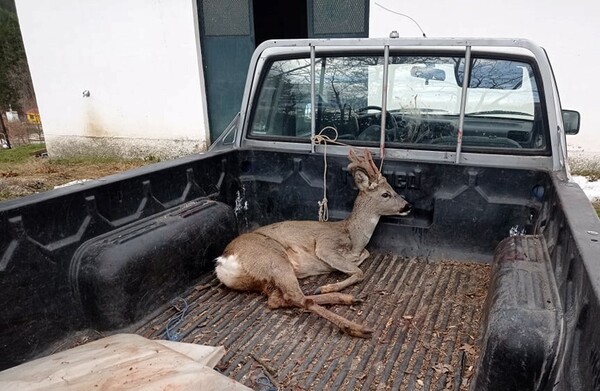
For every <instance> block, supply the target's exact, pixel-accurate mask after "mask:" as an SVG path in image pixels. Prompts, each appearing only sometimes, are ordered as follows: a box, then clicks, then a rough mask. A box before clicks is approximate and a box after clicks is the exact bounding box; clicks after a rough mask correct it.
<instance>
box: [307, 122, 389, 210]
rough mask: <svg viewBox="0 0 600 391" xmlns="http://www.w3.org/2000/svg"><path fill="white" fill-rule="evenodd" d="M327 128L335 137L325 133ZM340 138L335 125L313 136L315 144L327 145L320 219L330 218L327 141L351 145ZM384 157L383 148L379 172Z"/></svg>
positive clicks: (324, 156) (324, 153) (324, 157)
mask: <svg viewBox="0 0 600 391" xmlns="http://www.w3.org/2000/svg"><path fill="white" fill-rule="evenodd" d="M327 129H331V130H333V132H334V133H335V137H334V138H333V139H332V138H331V137H329V136H327V135H325V134H323V132H324V131H325V130H327ZM337 139H338V131H337V129H336V128H334V127H333V126H325V127H324V128H323V129H321V131H320V132H319V134H315V135H314V136H313V138H312V140H313V142H314V143H315V144H323V145H324V146H325V147H324V148H323V165H324V168H323V199H322V200H321V201H318V202H317V204H319V221H327V220H329V208H328V207H327V143H331V144H336V145H342V146H346V147H351V145H349V144H345V143H342V142H340V141H337ZM383 159H384V151H383V148H382V150H381V165H380V166H379V172H382V171H381V170H382V169H383Z"/></svg>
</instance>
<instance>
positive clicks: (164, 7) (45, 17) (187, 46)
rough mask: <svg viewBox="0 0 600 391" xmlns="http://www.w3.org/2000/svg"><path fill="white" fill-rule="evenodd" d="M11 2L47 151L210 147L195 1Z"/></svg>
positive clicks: (162, 152) (172, 151)
mask: <svg viewBox="0 0 600 391" xmlns="http://www.w3.org/2000/svg"><path fill="white" fill-rule="evenodd" d="M16 5H17V12H18V16H19V22H20V25H21V31H22V34H23V40H24V43H25V49H26V53H27V58H28V62H29V67H30V70H31V75H32V79H33V84H34V88H35V91H36V95H37V102H38V106H39V110H40V115H41V118H42V122H43V126H44V133H45V137H46V142H47V146H48V151H49V153H50V155H51V156H52V155H55V156H56V155H70V154H74V153H78V152H79V151H83V153H98V154H116V155H126V156H140V157H144V156H149V155H152V156H157V157H163V158H165V157H173V156H179V155H184V154H188V153H192V152H194V151H198V150H203V149H205V148H206V145H207V135H208V125H207V120H206V109H205V108H206V103H205V97H204V86H203V82H204V81H203V76H202V67H201V58H200V45H199V35H198V21H197V11H196V1H195V0H16ZM84 90H88V91H89V92H90V96H89V97H87V98H85V97H83V95H82V92H83V91H84ZM158 139H160V140H162V141H160V142H157V140H158ZM90 147H91V148H90ZM82 148H83V149H82Z"/></svg>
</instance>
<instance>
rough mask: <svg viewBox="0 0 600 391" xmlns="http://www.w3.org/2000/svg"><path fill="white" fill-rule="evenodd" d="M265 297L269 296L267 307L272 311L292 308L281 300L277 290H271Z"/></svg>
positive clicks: (279, 292)
mask: <svg viewBox="0 0 600 391" xmlns="http://www.w3.org/2000/svg"><path fill="white" fill-rule="evenodd" d="M267 295H268V296H269V300H268V301H267V305H268V306H269V308H270V309H272V310H274V309H277V308H287V307H294V305H293V304H291V303H289V302H288V301H287V300H286V299H284V298H283V294H282V293H281V291H280V290H279V289H272V290H270V291H269V292H268V293H267Z"/></svg>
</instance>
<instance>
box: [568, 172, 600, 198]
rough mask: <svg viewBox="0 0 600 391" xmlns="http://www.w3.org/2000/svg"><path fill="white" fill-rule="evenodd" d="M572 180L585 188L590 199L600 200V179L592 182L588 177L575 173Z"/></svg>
mask: <svg viewBox="0 0 600 391" xmlns="http://www.w3.org/2000/svg"><path fill="white" fill-rule="evenodd" d="M572 180H573V182H575V183H577V184H578V185H579V186H580V187H581V188H582V189H583V192H584V193H585V195H586V196H587V197H588V198H589V199H590V201H592V202H595V201H600V181H593V182H590V181H589V180H588V179H587V178H586V177H584V176H578V175H574V176H573V177H572Z"/></svg>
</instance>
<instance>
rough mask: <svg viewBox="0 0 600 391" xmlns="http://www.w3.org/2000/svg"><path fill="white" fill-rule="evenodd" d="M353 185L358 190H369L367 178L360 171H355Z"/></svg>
mask: <svg viewBox="0 0 600 391" xmlns="http://www.w3.org/2000/svg"><path fill="white" fill-rule="evenodd" d="M354 183H356V187H358V190H360V191H365V190H368V189H369V176H368V175H367V174H365V172H364V171H362V170H356V171H355V172H354Z"/></svg>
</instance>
